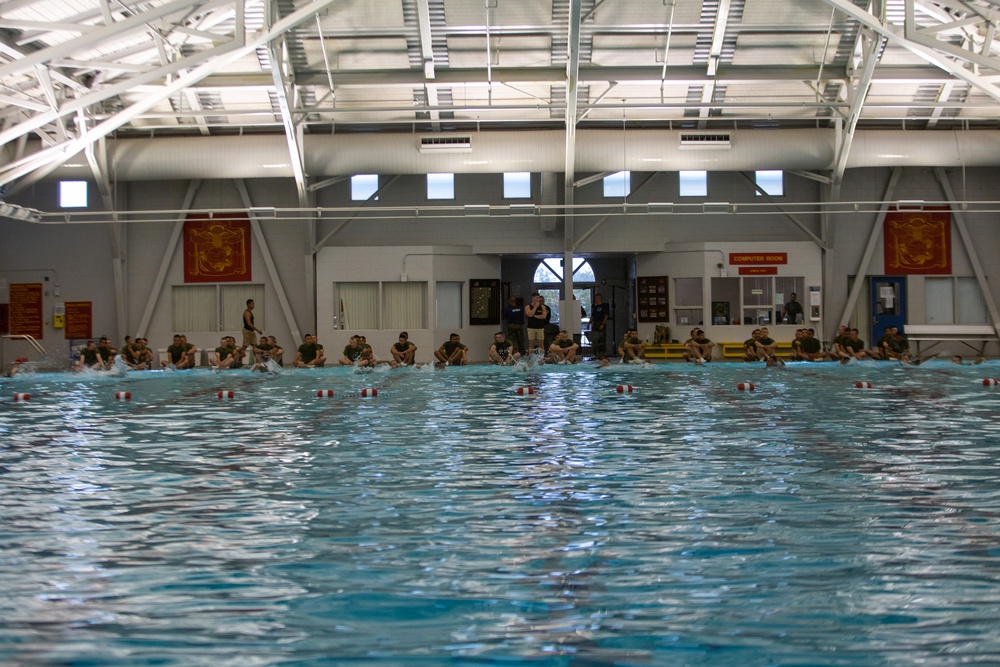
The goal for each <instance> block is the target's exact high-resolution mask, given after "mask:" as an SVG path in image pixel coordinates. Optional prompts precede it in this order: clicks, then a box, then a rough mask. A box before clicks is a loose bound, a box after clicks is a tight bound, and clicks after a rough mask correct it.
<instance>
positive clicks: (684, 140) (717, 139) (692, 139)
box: [679, 132, 733, 150]
mask: <svg viewBox="0 0 1000 667" xmlns="http://www.w3.org/2000/svg"><path fill="white" fill-rule="evenodd" d="M732 147H733V142H732V139H731V138H730V136H729V133H728V132H696V133H692V132H682V133H681V144H680V146H679V148H680V149H681V150H692V149H695V148H718V149H726V150H728V149H730V148H732Z"/></svg>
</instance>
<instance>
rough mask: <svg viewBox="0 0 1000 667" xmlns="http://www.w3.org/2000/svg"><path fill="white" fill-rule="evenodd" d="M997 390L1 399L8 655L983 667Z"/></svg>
mask: <svg viewBox="0 0 1000 667" xmlns="http://www.w3.org/2000/svg"><path fill="white" fill-rule="evenodd" d="M993 376H1000V365H997V362H987V363H986V364H984V365H982V366H976V367H958V366H954V365H952V364H950V363H948V362H945V361H934V362H928V363H926V364H924V365H922V366H920V367H901V366H897V365H891V364H878V363H860V364H855V365H852V366H847V367H842V366H838V365H835V364H790V365H789V366H787V367H785V368H772V369H765V368H761V367H758V366H752V367H751V366H746V365H743V364H735V363H734V364H713V365H708V366H704V367H695V366H690V365H684V364H661V365H654V366H652V367H646V368H641V367H633V366H629V367H621V366H616V367H613V368H610V369H601V370H598V369H596V368H594V367H591V366H574V367H568V366H549V367H542V368H539V369H534V370H529V371H521V370H514V369H497V368H492V367H486V366H476V367H467V368H458V369H456V368H449V369H447V370H444V371H433V370H430V369H426V370H407V369H404V370H399V371H388V370H385V371H383V370H381V369H380V370H379V371H376V372H371V373H353V372H351V370H350V369H316V370H311V371H307V370H298V371H296V370H286V371H285V372H283V373H282V374H280V375H276V376H270V375H251V374H250V373H248V372H246V371H229V372H226V373H219V374H215V373H210V372H208V371H201V370H196V371H189V372H182V373H162V372H151V373H134V374H130V375H128V376H125V377H107V376H97V375H87V376H72V375H68V374H50V375H49V374H46V375H42V374H39V375H25V376H16V377H15V378H12V379H9V380H3V381H0V382H2V384H0V500H2V502H0V590H2V591H3V595H2V596H0V664H5V665H74V666H76V665H129V666H132V665H213V667H221V666H225V665H234V666H235V665H239V666H241V667H243V666H246V665H296V666H299V665H376V666H379V667H383V666H385V667H388V666H392V665H492V664H497V665H511V664H517V665H532V666H536V665H537V666H545V667H549V666H573V667H594V666H603V665H671V666H673V665H712V666H718V665H739V666H740V667H746V666H748V665H793V664H794V665H892V664H901V665H912V664H918V663H919V664H925V665H959V664H987V663H996V662H997V661H1000V622H998V621H997V619H998V618H1000V586H998V584H1000V470H998V466H997V458H998V455H1000V437H998V432H1000V420H998V419H997V417H998V415H1000V393H998V389H993V388H984V387H983V386H982V380H983V378H989V377H993ZM744 381H750V382H753V383H754V385H755V388H756V391H754V392H752V393H751V392H741V391H739V390H738V389H737V385H738V383H740V382H744ZM862 381H863V382H872V383H873V385H874V388H873V389H870V390H860V389H856V388H855V387H854V384H855V383H856V382H862ZM621 384H631V385H632V386H633V387H635V391H634V393H631V394H628V393H623V394H619V393H618V392H617V391H616V387H617V386H618V385H621ZM529 386H530V387H533V388H535V389H536V390H537V393H536V394H535V395H532V396H518V395H517V393H516V389H517V388H518V387H529ZM370 388H377V389H378V391H379V395H378V396H377V397H375V398H362V397H361V395H360V394H361V390H362V389H370ZM323 389H332V390H333V391H334V393H335V395H334V397H333V398H317V397H316V392H317V391H319V390H323ZM117 391H129V392H131V394H132V400H130V401H118V400H115V396H114V394H115V392H117ZM219 391H233V392H234V395H235V398H234V399H232V400H219V399H218V398H217V394H218V392H219ZM17 392H28V393H30V394H31V399H30V400H29V401H27V402H15V401H14V400H13V396H14V394H15V393H17Z"/></svg>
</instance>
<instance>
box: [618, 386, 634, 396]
mask: <svg viewBox="0 0 1000 667" xmlns="http://www.w3.org/2000/svg"><path fill="white" fill-rule="evenodd" d="M615 391H617V392H618V393H619V394H631V393H632V392H633V391H635V387H633V386H632V385H630V384H620V385H618V388H617V389H615Z"/></svg>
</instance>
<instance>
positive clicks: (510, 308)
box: [503, 296, 524, 356]
mask: <svg viewBox="0 0 1000 667" xmlns="http://www.w3.org/2000/svg"><path fill="white" fill-rule="evenodd" d="M503 321H504V322H506V323H507V335H506V339H507V342H509V343H510V344H511V345H513V346H514V352H516V353H517V354H518V356H520V355H523V354H524V308H521V307H520V306H518V305H517V297H513V296H512V297H510V298H509V299H507V307H506V308H504V309H503Z"/></svg>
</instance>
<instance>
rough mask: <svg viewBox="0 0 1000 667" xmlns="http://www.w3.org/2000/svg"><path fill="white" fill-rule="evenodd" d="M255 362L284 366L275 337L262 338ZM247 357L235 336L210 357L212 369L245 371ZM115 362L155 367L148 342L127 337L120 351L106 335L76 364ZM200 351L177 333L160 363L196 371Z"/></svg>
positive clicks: (97, 367) (89, 343)
mask: <svg viewBox="0 0 1000 667" xmlns="http://www.w3.org/2000/svg"><path fill="white" fill-rule="evenodd" d="M253 351H254V355H255V359H256V363H255V364H254V369H255V370H256V369H257V368H258V367H261V366H263V364H264V363H266V362H267V361H269V360H273V361H275V362H276V363H277V364H278V365H282V363H283V362H282V356H283V354H284V350H283V349H282V348H281V347H280V346H279V345H278V344H277V341H276V339H275V337H274V336H261V338H260V343H259V344H255V345H253ZM245 358H246V348H245V347H238V346H237V345H236V339H235V338H234V337H233V336H223V337H222V339H221V340H220V341H219V347H217V348H215V351H214V352H213V354H212V355H211V357H210V358H209V364H210V366H211V367H212V368H219V369H225V368H242V367H243V364H244V359H245ZM116 359H120V360H121V361H122V363H124V364H125V366H126V367H128V368H129V369H131V370H136V371H141V370H150V369H152V368H153V366H154V361H153V350H152V348H150V347H149V341H148V340H147V339H146V338H143V337H142V336H137V337H136V338H134V339H133V338H132V337H131V336H126V337H125V344H124V345H123V346H122V348H121V350H118V349H117V348H115V347H113V346H112V345H111V342H110V341H109V340H108V338H107V337H106V336H102V337H101V338H100V340H99V341H98V342H96V343H95V342H94V341H93V340H90V341H87V345H86V346H85V347H84V348H83V349H82V350H80V357H79V359H78V360H77V361H76V364H75V366H74V370H83V369H84V368H89V369H93V370H110V369H112V368H114V367H115V363H116ZM197 359H198V348H197V347H195V345H194V344H193V343H189V342H188V340H187V336H184V335H182V334H174V337H173V342H172V343H171V344H170V346H168V347H167V358H166V360H164V361H161V362H160V366H161V367H163V368H167V367H172V368H175V369H177V370H184V369H187V368H194V367H195V366H197V365H198V361H197Z"/></svg>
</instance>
